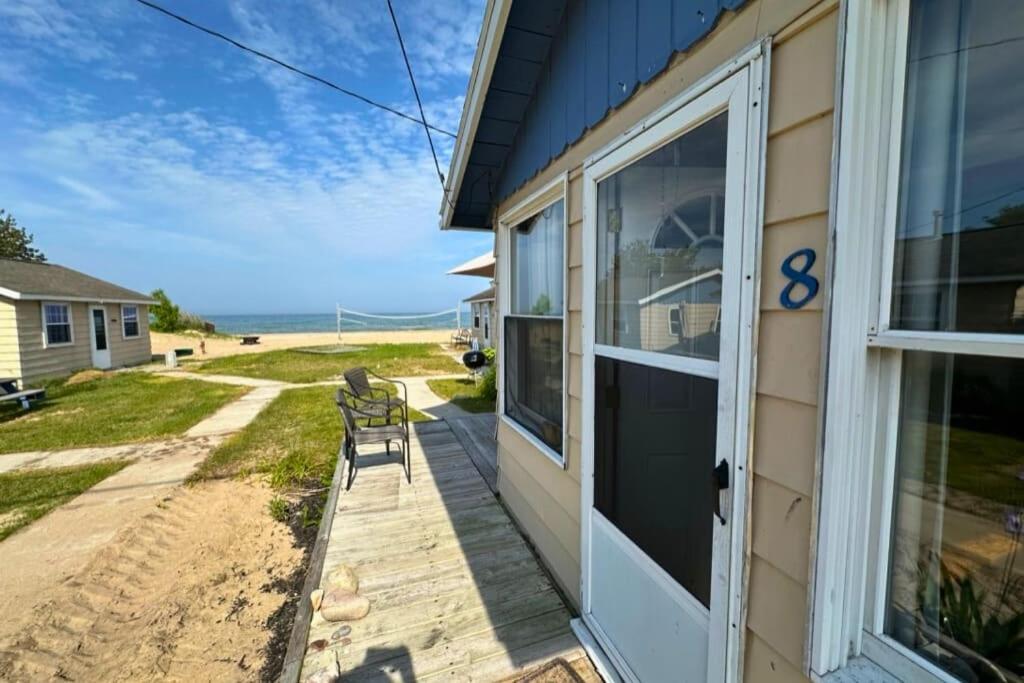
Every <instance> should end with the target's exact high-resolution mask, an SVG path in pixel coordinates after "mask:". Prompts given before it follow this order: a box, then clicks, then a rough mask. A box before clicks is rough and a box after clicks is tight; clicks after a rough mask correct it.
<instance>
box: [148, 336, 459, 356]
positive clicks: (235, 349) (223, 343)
mask: <svg viewBox="0 0 1024 683" xmlns="http://www.w3.org/2000/svg"><path fill="white" fill-rule="evenodd" d="M259 337H260V343H259V344H255V345H252V346H242V345H241V343H240V341H239V340H238V339H236V338H233V337H209V338H207V339H206V354H205V355H202V354H201V353H200V350H199V337H198V336H196V335H191V334H164V333H162V332H151V333H150V339H151V343H152V347H153V353H154V354H159V355H163V354H164V353H166V352H167V351H170V350H171V349H181V348H186V349H192V350H193V351H194V352H195V356H193V357H194V358H197V359H202V358H221V357H223V356H234V355H237V354H240V353H261V352H263V351H274V350H277V349H292V348H295V347H299V346H325V345H328V344H337V343H339V342H338V335H337V334H336V333H335V332H288V333H277V334H261V335H259ZM451 338H452V333H451V331H450V330H391V331H386V332H343V333H342V335H341V342H342V343H344V344H350V345H354V346H358V345H360V344H413V343H430V344H445V343H448V342H449V341H451Z"/></svg>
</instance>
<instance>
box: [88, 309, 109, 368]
mask: <svg viewBox="0 0 1024 683" xmlns="http://www.w3.org/2000/svg"><path fill="white" fill-rule="evenodd" d="M109 332H110V330H109V328H108V326H107V309H106V308H104V307H103V306H90V307H89V346H90V348H91V349H92V365H93V367H94V368H109V367H110V339H109V336H110V335H109Z"/></svg>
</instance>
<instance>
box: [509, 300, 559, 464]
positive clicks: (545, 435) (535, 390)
mask: <svg viewBox="0 0 1024 683" xmlns="http://www.w3.org/2000/svg"><path fill="white" fill-rule="evenodd" d="M505 414H506V415H508V416H509V417H510V418H512V419H513V420H515V421H516V422H518V423H519V424H520V425H522V426H523V427H525V428H526V429H527V430H528V431H530V432H531V433H532V434H533V435H534V436H536V437H537V438H539V439H540V440H541V441H543V442H544V443H545V444H547V445H548V446H550V447H551V448H552V449H553V450H554V451H556V452H558V453H561V452H562V321H561V319H554V320H544V319H541V318H512V317H508V318H505Z"/></svg>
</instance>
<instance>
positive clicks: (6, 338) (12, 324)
mask: <svg viewBox="0 0 1024 683" xmlns="http://www.w3.org/2000/svg"><path fill="white" fill-rule="evenodd" d="M18 349H19V345H18V316H17V311H16V309H15V306H14V302H13V301H11V300H9V299H4V298H0V375H2V376H5V377H21V353H20V352H19V350H18Z"/></svg>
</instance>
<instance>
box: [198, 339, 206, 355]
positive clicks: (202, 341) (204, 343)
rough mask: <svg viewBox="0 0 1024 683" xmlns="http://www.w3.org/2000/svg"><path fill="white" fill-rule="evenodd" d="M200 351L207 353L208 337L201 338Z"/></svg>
mask: <svg viewBox="0 0 1024 683" xmlns="http://www.w3.org/2000/svg"><path fill="white" fill-rule="evenodd" d="M199 353H201V354H203V355H204V356H205V355H206V338H205V337H203V338H202V339H200V340H199Z"/></svg>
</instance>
